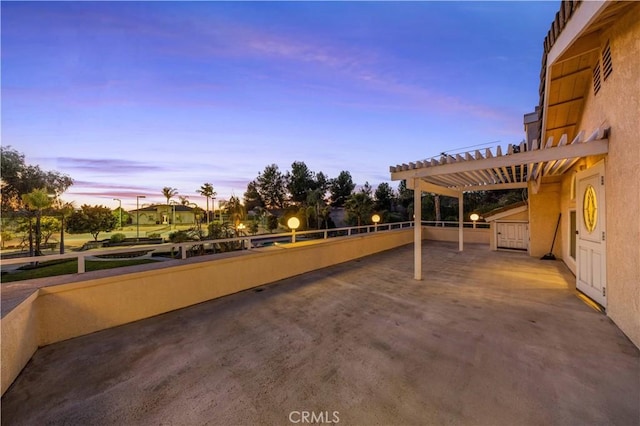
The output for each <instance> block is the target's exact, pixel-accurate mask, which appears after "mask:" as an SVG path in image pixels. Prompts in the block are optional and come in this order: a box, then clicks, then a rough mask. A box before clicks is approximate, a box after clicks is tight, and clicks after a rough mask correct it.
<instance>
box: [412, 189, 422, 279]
mask: <svg viewBox="0 0 640 426" xmlns="http://www.w3.org/2000/svg"><path fill="white" fill-rule="evenodd" d="M413 278H415V279H416V280H421V279H422V190H421V189H420V180H419V179H414V184H413Z"/></svg>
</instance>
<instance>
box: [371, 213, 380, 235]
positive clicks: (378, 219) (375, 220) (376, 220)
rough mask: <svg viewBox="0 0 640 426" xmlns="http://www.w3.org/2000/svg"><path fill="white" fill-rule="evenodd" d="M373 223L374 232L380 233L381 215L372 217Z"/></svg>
mask: <svg viewBox="0 0 640 426" xmlns="http://www.w3.org/2000/svg"><path fill="white" fill-rule="evenodd" d="M371 221H372V222H373V232H378V222H380V215H379V214H374V215H373V216H371Z"/></svg>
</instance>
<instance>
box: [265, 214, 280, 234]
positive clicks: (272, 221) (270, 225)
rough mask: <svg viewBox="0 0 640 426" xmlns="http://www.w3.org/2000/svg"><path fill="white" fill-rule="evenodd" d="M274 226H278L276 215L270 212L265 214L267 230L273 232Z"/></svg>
mask: <svg viewBox="0 0 640 426" xmlns="http://www.w3.org/2000/svg"><path fill="white" fill-rule="evenodd" d="M276 228H278V216H276V215H274V214H270V215H269V216H267V229H268V230H269V232H273V230H274V229H276Z"/></svg>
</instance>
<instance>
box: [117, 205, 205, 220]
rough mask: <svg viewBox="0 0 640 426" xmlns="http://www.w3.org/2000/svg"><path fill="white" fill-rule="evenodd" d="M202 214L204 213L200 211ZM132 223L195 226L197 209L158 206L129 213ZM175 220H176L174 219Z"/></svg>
mask: <svg viewBox="0 0 640 426" xmlns="http://www.w3.org/2000/svg"><path fill="white" fill-rule="evenodd" d="M200 214H202V211H200ZM129 215H130V216H131V221H132V222H131V223H132V224H134V225H136V224H137V223H138V218H139V220H140V222H139V223H140V225H171V224H173V223H174V222H175V224H176V225H193V224H195V223H196V212H195V209H194V208H192V207H189V206H183V205H180V204H176V205H173V204H156V205H152V206H148V207H143V208H141V209H137V210H131V211H129ZM174 218H175V219H174Z"/></svg>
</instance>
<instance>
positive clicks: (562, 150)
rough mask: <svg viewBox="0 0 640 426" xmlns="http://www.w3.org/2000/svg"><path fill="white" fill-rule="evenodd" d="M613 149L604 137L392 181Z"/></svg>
mask: <svg viewBox="0 0 640 426" xmlns="http://www.w3.org/2000/svg"><path fill="white" fill-rule="evenodd" d="M607 152H609V140H608V139H600V140H596V141H592V142H588V143H579V144H572V145H564V146H556V147H552V148H547V149H538V150H533V151H525V152H519V153H516V154H511V155H504V156H502V157H491V158H481V159H478V160H473V161H464V162H460V163H450V164H442V165H439V166H431V167H423V168H420V169H410V170H402V171H398V172H392V173H391V180H403V179H412V178H420V177H427V176H439V175H447V174H451V173H461V172H469V171H473V170H487V169H493V168H495V167H506V166H517V165H524V164H528V163H540V162H544V161H552V160H562V159H565V158H576V157H588V156H590V155H599V154H606V153H607Z"/></svg>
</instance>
